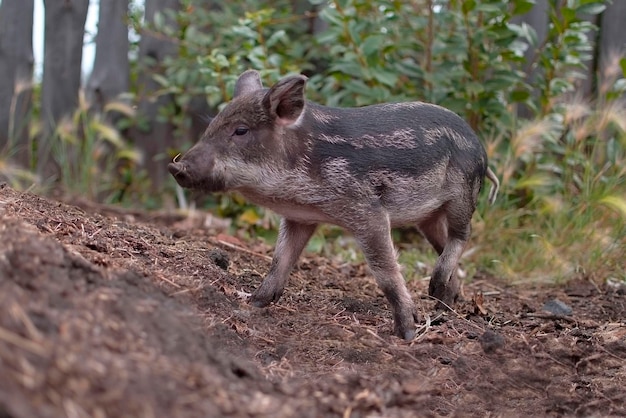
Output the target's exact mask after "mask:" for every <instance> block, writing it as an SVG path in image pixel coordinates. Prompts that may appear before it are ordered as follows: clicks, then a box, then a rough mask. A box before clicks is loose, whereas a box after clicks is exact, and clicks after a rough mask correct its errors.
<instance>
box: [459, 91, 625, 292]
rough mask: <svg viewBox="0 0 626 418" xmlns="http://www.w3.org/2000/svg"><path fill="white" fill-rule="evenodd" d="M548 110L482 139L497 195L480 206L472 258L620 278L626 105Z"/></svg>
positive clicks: (547, 273) (545, 273) (508, 266)
mask: <svg viewBox="0 0 626 418" xmlns="http://www.w3.org/2000/svg"><path fill="white" fill-rule="evenodd" d="M554 109H555V111H554V112H552V113H550V114H547V115H545V116H544V117H542V118H540V119H537V120H534V121H529V122H527V123H525V124H524V125H523V126H522V127H521V128H520V129H519V130H517V131H516V132H515V134H514V136H513V138H511V139H510V140H509V141H506V143H504V142H505V140H504V139H503V138H499V139H498V140H496V141H493V142H492V143H491V144H490V146H489V147H488V150H489V153H490V154H492V160H493V161H494V165H495V166H496V167H497V170H498V172H499V175H500V177H501V179H502V194H501V196H500V199H499V201H498V203H497V204H496V206H494V207H493V208H485V207H481V209H480V211H479V216H477V222H476V225H475V231H476V233H475V234H474V235H475V237H474V239H473V242H474V244H475V245H478V246H479V247H480V251H477V252H475V253H474V254H473V255H472V257H471V260H472V261H473V262H476V263H478V264H480V265H482V266H488V268H489V270H490V271H491V272H492V273H493V274H495V275H497V276H499V277H504V278H508V279H511V280H513V281H539V282H555V281H560V280H566V279H570V278H573V277H584V278H590V279H594V280H600V281H601V280H604V279H607V278H615V279H620V280H626V258H625V255H626V152H625V150H626V104H625V103H624V102H623V101H618V100H607V97H606V96H605V97H603V98H601V99H599V100H597V101H595V102H588V101H584V100H581V99H579V98H569V99H563V100H562V101H560V102H555V103H554ZM498 149H500V150H502V149H503V150H504V151H503V152H501V153H500V154H497V153H496V150H498Z"/></svg>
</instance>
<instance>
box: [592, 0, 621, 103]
mask: <svg viewBox="0 0 626 418" xmlns="http://www.w3.org/2000/svg"><path fill="white" fill-rule="evenodd" d="M624 22H626V1H623V0H619V1H614V2H612V3H608V4H607V8H606V10H605V11H604V12H603V13H602V16H601V17H600V40H599V43H598V60H599V74H598V77H599V83H598V87H599V90H600V93H601V94H603V93H606V92H607V90H608V89H609V88H610V86H611V85H612V84H613V82H615V79H616V78H620V77H622V76H623V74H622V70H621V68H620V66H619V60H620V58H623V57H625V54H626V31H625V30H624Z"/></svg>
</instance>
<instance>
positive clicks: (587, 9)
mask: <svg viewBox="0 0 626 418" xmlns="http://www.w3.org/2000/svg"><path fill="white" fill-rule="evenodd" d="M617 1H624V0H617ZM605 9H606V4H604V2H602V3H589V4H583V5H582V6H580V7H579V8H578V9H577V10H576V11H577V12H578V13H580V14H586V15H599V14H600V13H602V12H603V11H604V10H605Z"/></svg>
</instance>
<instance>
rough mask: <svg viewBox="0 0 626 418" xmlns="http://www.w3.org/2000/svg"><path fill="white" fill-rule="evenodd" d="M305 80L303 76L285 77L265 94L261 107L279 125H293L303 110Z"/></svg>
mask: <svg viewBox="0 0 626 418" xmlns="http://www.w3.org/2000/svg"><path fill="white" fill-rule="evenodd" d="M306 80H307V78H306V77H305V76H303V75H295V76H291V77H285V78H283V79H282V80H280V81H279V82H278V83H276V84H274V86H272V88H271V89H270V90H269V91H268V92H267V93H266V94H265V97H264V98H263V106H265V108H266V109H267V111H268V112H269V114H270V115H271V116H273V117H275V118H276V119H275V120H276V123H278V124H280V125H292V124H294V123H295V122H296V121H297V120H298V118H299V117H300V114H301V113H302V111H303V109H304V102H305V99H304V86H305V85H306Z"/></svg>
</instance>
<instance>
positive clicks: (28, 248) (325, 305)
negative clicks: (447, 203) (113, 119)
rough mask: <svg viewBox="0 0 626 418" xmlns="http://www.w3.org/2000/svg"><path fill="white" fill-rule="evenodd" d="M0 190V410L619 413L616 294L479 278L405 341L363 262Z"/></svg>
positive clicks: (623, 328) (53, 413) (33, 413)
mask: <svg viewBox="0 0 626 418" xmlns="http://www.w3.org/2000/svg"><path fill="white" fill-rule="evenodd" d="M189 225H190V224H189V223H186V222H185V221H184V220H183V219H181V218H177V217H176V216H156V215H154V214H145V213H140V212H137V213H131V212H124V211H122V210H119V209H114V208H109V207H101V206H95V205H83V208H82V209H81V208H79V207H77V206H74V205H67V204H65V203H61V202H56V201H52V200H49V199H44V198H41V197H38V196H35V195H32V194H28V193H19V192H16V191H14V190H12V189H11V188H9V187H8V186H6V185H3V186H0V376H1V377H2V378H0V417H12V418H22V417H24V418H26V417H220V416H234V417H257V416H258V417H263V416H267V417H325V416H341V417H413V416H433V417H434V416H480V417H484V416H572V415H579V416H626V393H625V391H624V387H626V361H625V360H626V297H625V295H624V287H623V286H621V287H620V286H608V285H602V286H599V285H596V284H594V283H592V282H590V281H575V282H569V283H567V284H564V285H561V286H558V287H557V286H553V287H543V288H540V287H535V288H532V289H529V288H521V286H520V287H509V286H506V285H504V284H503V283H502V282H500V281H498V280H497V278H492V277H481V278H477V279H474V280H473V281H472V282H471V283H469V284H466V285H465V295H466V301H464V302H462V303H460V304H459V305H458V306H457V307H456V310H455V311H454V312H450V313H447V314H437V313H436V312H435V311H434V310H433V307H434V302H433V301H431V300H429V299H428V298H427V297H426V296H425V295H426V293H427V292H426V289H427V284H428V283H427V281H426V280H412V281H410V282H409V289H410V291H411V292H412V294H413V295H414V298H415V300H416V301H417V302H418V305H419V306H420V307H421V310H422V312H421V315H422V318H423V319H424V321H423V324H422V326H421V327H420V329H419V330H418V335H417V337H416V338H415V339H414V340H413V341H411V342H405V341H402V340H400V339H398V338H396V337H393V336H392V335H391V330H392V322H391V321H392V320H391V314H390V311H389V309H388V306H387V305H386V303H385V300H384V298H383V296H382V293H381V292H380V291H379V290H378V288H377V287H376V284H375V283H374V281H373V279H372V278H371V277H370V276H368V275H367V269H366V268H365V266H363V265H335V264H333V262H332V261H330V260H327V259H324V258H319V257H313V256H310V255H309V256H306V257H304V258H303V259H302V260H301V262H300V263H299V266H298V268H297V269H296V270H295V271H294V272H293V273H292V275H291V279H290V282H289V284H288V286H287V288H286V290H285V294H284V295H283V298H282V299H281V300H280V301H279V302H278V303H277V304H275V305H272V306H270V307H269V308H264V309H258V308H254V307H252V306H250V305H249V304H248V303H247V296H248V295H249V293H250V292H251V291H252V290H253V289H254V288H255V287H256V286H258V284H259V283H260V281H261V279H262V277H263V275H264V274H265V272H267V270H268V267H269V260H270V258H269V255H270V254H271V248H268V247H266V246H264V245H263V244H259V243H242V242H239V241H238V240H236V239H233V238H232V237H228V236H225V235H216V234H212V233H211V232H210V231H209V230H207V229H206V228H199V227H197V226H194V227H193V228H192V227H190V226H189Z"/></svg>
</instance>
